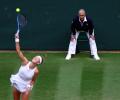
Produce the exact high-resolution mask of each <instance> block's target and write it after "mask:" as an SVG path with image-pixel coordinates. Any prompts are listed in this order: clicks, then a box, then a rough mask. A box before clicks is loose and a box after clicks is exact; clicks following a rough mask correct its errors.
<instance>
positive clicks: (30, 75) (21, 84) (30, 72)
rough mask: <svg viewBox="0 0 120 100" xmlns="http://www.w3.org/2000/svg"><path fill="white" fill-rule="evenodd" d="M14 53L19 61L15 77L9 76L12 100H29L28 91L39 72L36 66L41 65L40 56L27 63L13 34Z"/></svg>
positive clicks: (17, 38)
mask: <svg viewBox="0 0 120 100" xmlns="http://www.w3.org/2000/svg"><path fill="white" fill-rule="evenodd" d="M15 44H16V52H17V54H18V56H19V58H20V60H21V66H20V68H19V71H18V72H17V74H15V75H11V78H10V81H11V84H12V87H13V96H14V100H20V98H21V99H22V100H29V95H30V91H31V90H32V87H33V85H34V83H35V81H36V79H37V76H38V74H39V70H38V68H37V65H38V64H42V62H43V59H42V57H41V56H35V57H34V58H33V59H32V61H29V60H28V59H27V58H26V57H25V56H24V55H23V53H22V52H21V50H20V44H19V35H18V34H15Z"/></svg>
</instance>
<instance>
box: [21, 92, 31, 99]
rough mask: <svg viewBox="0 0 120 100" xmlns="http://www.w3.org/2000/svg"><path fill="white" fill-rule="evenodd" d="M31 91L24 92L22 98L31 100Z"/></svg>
mask: <svg viewBox="0 0 120 100" xmlns="http://www.w3.org/2000/svg"><path fill="white" fill-rule="evenodd" d="M29 95H30V91H26V92H24V93H22V100H29Z"/></svg>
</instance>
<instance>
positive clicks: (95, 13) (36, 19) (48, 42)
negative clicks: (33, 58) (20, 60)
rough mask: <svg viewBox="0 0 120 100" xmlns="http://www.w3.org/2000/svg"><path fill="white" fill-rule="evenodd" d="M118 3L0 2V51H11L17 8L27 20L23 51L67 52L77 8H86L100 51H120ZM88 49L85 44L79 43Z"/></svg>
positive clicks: (67, 0)
mask: <svg viewBox="0 0 120 100" xmlns="http://www.w3.org/2000/svg"><path fill="white" fill-rule="evenodd" d="M119 4H120V1H119V0H114V1H113V0H1V2H0V49H14V32H15V31H16V12H15V9H16V7H20V8H21V10H22V11H21V12H22V13H24V14H25V15H26V16H27V18H28V24H27V26H26V27H25V28H24V29H23V30H22V32H21V45H22V49H32V50H67V48H68V42H69V38H70V24H71V21H72V18H73V17H74V15H76V14H77V11H78V10H79V8H84V9H86V11H87V13H88V15H89V16H91V17H92V19H93V21H94V24H95V33H96V41H97V45H98V49H99V50H120V40H119V38H120V5H119ZM79 46H80V49H88V45H87V41H79Z"/></svg>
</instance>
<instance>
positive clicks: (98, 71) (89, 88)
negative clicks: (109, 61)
mask: <svg viewBox="0 0 120 100" xmlns="http://www.w3.org/2000/svg"><path fill="white" fill-rule="evenodd" d="M103 77H104V64H103V63H101V62H91V63H89V65H87V63H86V64H85V66H84V67H83V70H82V77H81V78H82V79H81V86H80V87H81V88H80V95H81V98H82V100H102V88H103Z"/></svg>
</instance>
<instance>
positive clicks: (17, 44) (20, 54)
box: [15, 33, 28, 65]
mask: <svg viewBox="0 0 120 100" xmlns="http://www.w3.org/2000/svg"><path fill="white" fill-rule="evenodd" d="M15 47H16V52H17V54H18V56H19V58H20V60H21V61H22V64H23V65H26V64H27V63H28V60H27V58H26V57H25V56H24V55H23V53H22V52H21V50H20V44H19V34H18V33H16V34H15Z"/></svg>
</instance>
